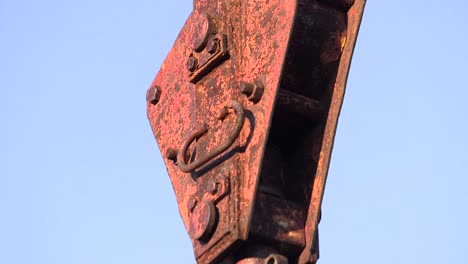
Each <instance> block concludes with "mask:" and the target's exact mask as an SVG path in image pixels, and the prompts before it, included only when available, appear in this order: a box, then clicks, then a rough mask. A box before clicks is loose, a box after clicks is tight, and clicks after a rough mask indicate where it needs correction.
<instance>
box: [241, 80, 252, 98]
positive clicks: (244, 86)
mask: <svg viewBox="0 0 468 264" xmlns="http://www.w3.org/2000/svg"><path fill="white" fill-rule="evenodd" d="M253 90H254V86H253V85H252V84H251V83H247V82H241V84H240V91H241V93H242V94H245V95H247V96H250V95H251V94H252V93H253Z"/></svg>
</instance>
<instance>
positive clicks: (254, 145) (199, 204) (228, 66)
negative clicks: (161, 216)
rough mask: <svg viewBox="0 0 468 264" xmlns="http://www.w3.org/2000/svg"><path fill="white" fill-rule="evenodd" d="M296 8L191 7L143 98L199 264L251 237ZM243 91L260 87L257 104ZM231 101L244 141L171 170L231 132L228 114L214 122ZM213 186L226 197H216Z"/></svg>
mask: <svg viewBox="0 0 468 264" xmlns="http://www.w3.org/2000/svg"><path fill="white" fill-rule="evenodd" d="M295 5H296V1H293V0H276V1H271V0H263V1H240V0H239V1H218V2H216V3H214V2H213V1H209V0H199V1H195V3H194V10H193V12H192V14H191V15H190V17H189V19H188V20H187V22H186V24H185V26H184V27H183V29H182V31H181V32H180V34H179V36H178V38H177V40H176V42H175V44H174V46H173V48H172V50H171V51H170V53H169V55H168V56H167V58H166V60H165V62H164V63H163V65H162V66H161V69H160V71H159V73H158V75H157V76H156V78H155V79H154V81H153V83H152V85H151V87H150V89H149V91H148V103H147V107H148V118H149V120H150V123H151V127H152V129H153V132H154V135H155V137H156V139H157V141H158V145H159V149H160V151H161V153H163V154H166V157H165V158H166V159H165V163H166V166H167V170H168V173H169V176H170V178H171V181H172V184H173V186H174V191H175V194H176V197H177V202H178V204H179V211H180V214H181V216H182V218H183V220H184V224H185V227H186V228H187V230H188V231H189V234H190V235H191V238H192V242H193V245H194V249H195V256H196V258H197V260H198V261H199V262H200V263H210V262H212V261H214V260H215V259H216V258H218V257H219V256H220V255H222V254H221V253H222V252H223V251H225V250H226V249H227V248H230V247H232V246H234V245H235V244H236V243H237V242H238V241H241V240H246V239H247V237H248V233H249V223H250V215H251V211H252V207H253V202H254V197H255V191H256V186H257V182H258V176H259V170H260V164H261V160H262V157H263V151H264V147H265V143H266V140H267V133H268V129H269V126H270V119H271V115H272V112H273V106H274V101H275V98H276V93H277V90H278V86H279V81H280V75H281V72H282V66H283V63H284V61H285V56H286V50H287V46H288V42H289V35H290V31H291V28H292V24H293V18H294V16H295V10H296V6H295ZM213 41H214V42H213ZM243 83H246V84H247V86H249V85H251V86H255V84H256V83H258V84H259V86H262V87H263V89H264V91H263V93H262V94H261V100H258V98H257V99H255V97H259V95H258V90H257V91H255V92H256V93H257V95H255V94H254V95H253V96H252V93H254V91H250V92H249V91H248V87H247V88H245V87H244V86H246V85H245V84H243ZM242 84H243V85H242ZM241 86H243V87H241ZM241 88H243V89H242V91H241ZM254 88H255V87H254ZM257 88H258V87H257ZM155 91H156V92H155ZM154 98H157V99H158V100H153V99H154ZM156 101H157V103H156V104H155V102H156ZM232 102H238V103H239V104H241V105H242V106H243V108H244V109H245V110H244V111H245V121H244V124H243V126H242V128H241V131H240V135H239V136H238V137H236V138H235V139H234V143H233V144H232V145H231V146H228V149H227V150H225V151H223V152H222V153H221V154H220V155H215V158H213V159H210V160H209V161H207V162H206V163H205V164H203V165H202V166H201V167H199V168H197V169H195V170H193V171H191V172H189V173H187V172H184V171H182V170H181V169H180V168H179V166H178V164H176V163H175V162H174V160H177V154H179V159H178V160H179V161H178V162H177V163H179V165H180V163H184V162H185V161H183V160H181V157H182V159H184V158H187V162H188V163H193V162H197V161H198V160H199V159H203V157H204V156H205V155H207V154H209V153H212V152H213V150H215V149H216V148H217V147H218V146H220V145H222V144H223V143H225V141H226V138H227V137H229V136H230V134H231V133H232V131H233V130H235V128H234V126H235V124H237V121H236V113H234V111H233V109H227V110H228V114H227V115H225V117H224V118H222V119H219V118H218V115H219V114H220V112H222V111H224V109H225V108H224V107H225V106H228V104H231V103H232ZM202 131H203V132H202ZM189 139H192V141H193V143H192V144H190V148H189V150H188V151H187V152H186V153H182V154H181V152H179V148H180V147H181V146H182V145H183V143H184V141H187V140H189ZM184 156H189V157H184ZM213 179H218V181H220V182H221V183H220V182H216V180H215V183H213ZM213 184H214V185H216V186H217V187H213ZM218 187H219V188H221V189H222V194H220V193H218V191H217V190H214V189H216V188H218ZM207 203H208V204H211V205H207ZM212 205H214V206H215V210H214V211H215V212H213V206H212ZM213 221H214V222H215V223H214V224H213V223H212V222H213ZM207 237H208V238H209V239H207Z"/></svg>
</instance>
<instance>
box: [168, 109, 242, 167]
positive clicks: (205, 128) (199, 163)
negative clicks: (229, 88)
mask: <svg viewBox="0 0 468 264" xmlns="http://www.w3.org/2000/svg"><path fill="white" fill-rule="evenodd" d="M228 109H233V110H234V112H235V113H236V116H237V119H236V124H235V126H234V129H233V130H232V132H231V134H230V135H229V137H228V138H227V139H226V141H225V143H224V144H222V145H219V146H218V147H216V148H215V149H214V150H213V151H212V152H211V153H209V154H207V155H206V156H205V157H202V158H200V159H198V160H195V161H194V162H192V163H190V164H186V163H185V159H184V156H185V153H186V152H187V149H188V147H189V146H190V145H191V144H192V142H193V141H194V140H195V139H198V138H200V137H201V136H202V135H203V134H205V133H206V132H207V131H208V126H207V125H206V124H205V125H204V126H203V127H202V128H200V129H198V130H197V131H195V133H193V134H192V135H190V136H189V137H188V138H186V139H185V140H184V141H183V143H182V146H181V147H180V149H179V152H178V153H177V166H178V167H179V169H180V170H181V171H183V172H192V171H194V170H196V169H197V168H199V167H201V166H203V165H204V164H205V163H207V162H208V161H209V160H211V159H212V158H214V157H216V156H218V155H219V154H221V153H222V152H223V151H225V150H226V149H228V148H229V147H230V146H231V145H232V144H233V143H234V141H235V140H236V138H237V137H238V136H239V134H240V131H241V129H242V127H243V125H244V120H245V113H244V107H243V106H242V104H241V103H239V102H237V101H232V102H230V103H228V104H227V105H226V106H225V107H223V109H222V110H221V113H220V116H219V117H218V118H219V119H221V120H222V119H224V117H226V115H228V114H229V112H228Z"/></svg>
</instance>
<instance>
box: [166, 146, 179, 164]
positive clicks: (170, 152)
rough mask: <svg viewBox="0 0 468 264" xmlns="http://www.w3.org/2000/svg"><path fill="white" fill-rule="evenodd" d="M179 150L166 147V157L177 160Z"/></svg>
mask: <svg viewBox="0 0 468 264" xmlns="http://www.w3.org/2000/svg"><path fill="white" fill-rule="evenodd" d="M178 152H179V151H178V150H177V149H175V148H167V149H166V159H168V160H172V161H176V160H177V153H178Z"/></svg>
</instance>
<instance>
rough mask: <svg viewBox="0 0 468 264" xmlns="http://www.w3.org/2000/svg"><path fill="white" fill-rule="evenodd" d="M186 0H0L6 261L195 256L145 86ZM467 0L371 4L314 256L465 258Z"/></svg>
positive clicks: (0, 189) (139, 263) (334, 259)
mask: <svg viewBox="0 0 468 264" xmlns="http://www.w3.org/2000/svg"><path fill="white" fill-rule="evenodd" d="M191 9H192V1H190V0H185V1H157V0H151V1H150V0H146V1H144V0H136V1H106V0H103V1H90V0H81V1H75V0H73V1H53V0H42V1H22V0H15V1H6V0H1V1H0V36H1V37H0V89H1V95H2V96H1V98H2V99H1V102H2V103H1V108H0V109H1V111H0V113H1V120H2V125H1V130H0V142H1V144H0V149H1V152H0V155H1V156H0V162H1V163H0V263H2V264H33V263H34V264H108V263H109V264H129V263H136V264H145V263H148V264H149V263H195V262H194V259H193V253H192V249H191V243H190V241H189V239H188V236H187V234H186V231H185V229H184V227H183V225H182V221H181V220H180V216H179V213H178V211H177V205H176V202H175V197H174V194H173V191H172V187H171V184H170V182H169V178H168V176H167V174H166V170H165V168H164V166H163V164H162V159H161V155H160V153H159V152H158V149H157V145H156V142H155V140H154V138H153V135H152V133H151V130H150V127H149V124H148V122H147V119H146V109H145V107H146V105H145V93H146V90H147V88H148V86H149V84H150V83H151V81H152V80H153V78H154V76H155V74H156V73H157V71H158V69H159V67H160V65H161V64H162V62H163V60H164V58H165V57H166V54H167V53H168V51H169V49H170V48H171V46H172V43H173V41H174V40H175V38H176V37H177V34H178V32H179V30H180V28H181V27H182V25H183V23H184V22H185V20H186V18H187V17H188V15H189V13H190V11H191ZM467 62H468V3H467V2H466V1H463V0H458V1H457V0H453V1H431V0H425V1H423V0H415V1H378V0H374V1H372V0H370V1H368V4H367V8H366V12H365V15H364V19H363V24H362V27H361V32H360V36H359V39H358V43H357V46H356V51H355V54H354V58H353V63H352V67H351V72H350V78H349V82H348V88H347V94H346V97H345V102H344V106H343V112H342V115H341V119H340V124H339V127H338V132H337V135H336V144H335V149H334V153H333V159H332V164H331V168H330V174H329V181H328V184H327V189H326V193H325V200H324V204H323V218H322V223H321V225H320V228H321V230H320V235H321V240H320V246H321V260H320V263H321V264H336V263H359V264H394V263H405V264H415V263H425V264H445V263H448V264H467V263H468V240H467V238H468V168H467V166H468V155H467V149H468V139H467V138H468V122H467V114H468V84H467V75H468V67H467Z"/></svg>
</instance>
